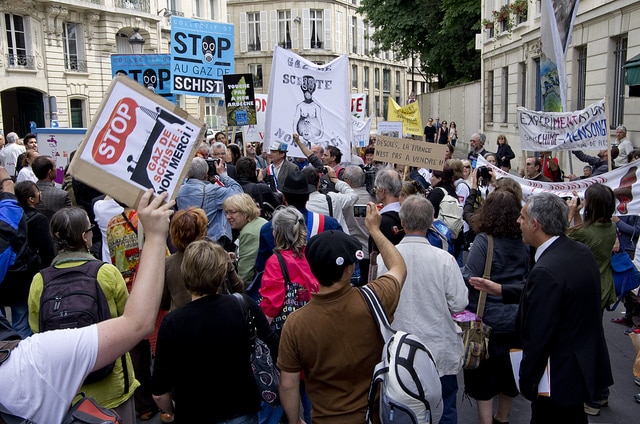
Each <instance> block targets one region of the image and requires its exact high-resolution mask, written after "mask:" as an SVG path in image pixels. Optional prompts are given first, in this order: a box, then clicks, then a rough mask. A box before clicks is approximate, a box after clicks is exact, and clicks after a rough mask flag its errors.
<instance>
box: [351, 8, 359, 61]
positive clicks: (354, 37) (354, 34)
mask: <svg viewBox="0 0 640 424" xmlns="http://www.w3.org/2000/svg"><path fill="white" fill-rule="evenodd" d="M351 53H358V18H356V17H355V16H352V17H351Z"/></svg>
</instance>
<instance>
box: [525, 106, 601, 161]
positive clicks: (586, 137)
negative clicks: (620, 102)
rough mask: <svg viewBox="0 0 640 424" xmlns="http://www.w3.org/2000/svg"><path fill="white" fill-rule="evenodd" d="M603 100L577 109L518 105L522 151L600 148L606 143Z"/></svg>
mask: <svg viewBox="0 0 640 424" xmlns="http://www.w3.org/2000/svg"><path fill="white" fill-rule="evenodd" d="M605 109H606V108H605V101H604V99H603V100H600V101H598V102H596V103H593V104H591V105H589V106H588V107H586V108H585V109H582V110H579V111H576V112H536V111H532V110H528V109H525V108H523V107H518V109H517V111H518V127H519V128H520V144H521V145H522V149H523V150H530V151H553V150H556V151H558V150H585V149H589V150H602V149H606V148H607V145H608V139H609V138H608V135H607V114H606V110H605Z"/></svg>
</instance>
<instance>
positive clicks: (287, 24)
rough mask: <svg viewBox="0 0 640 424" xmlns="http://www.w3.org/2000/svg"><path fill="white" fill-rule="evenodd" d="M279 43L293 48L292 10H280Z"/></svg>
mask: <svg viewBox="0 0 640 424" xmlns="http://www.w3.org/2000/svg"><path fill="white" fill-rule="evenodd" d="M278 45H279V46H280V47H282V48H284V49H290V48H291V11H290V10H278Z"/></svg>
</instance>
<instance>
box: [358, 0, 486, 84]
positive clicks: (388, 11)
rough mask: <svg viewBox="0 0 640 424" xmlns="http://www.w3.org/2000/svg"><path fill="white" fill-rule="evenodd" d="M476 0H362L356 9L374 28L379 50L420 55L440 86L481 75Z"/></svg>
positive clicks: (374, 40)
mask: <svg viewBox="0 0 640 424" xmlns="http://www.w3.org/2000/svg"><path fill="white" fill-rule="evenodd" d="M480 7H481V5H480V1H479V0H362V1H361V5H360V7H359V9H358V11H359V12H360V13H361V14H363V15H364V16H365V17H366V19H367V21H368V22H369V23H370V25H371V26H373V28H374V33H373V34H372V35H370V38H371V40H372V41H373V42H374V43H376V45H377V46H378V48H379V49H380V50H392V51H395V52H396V53H398V54H400V56H401V57H403V58H410V57H412V56H413V55H415V57H418V58H420V61H421V63H422V71H423V72H424V73H425V74H426V75H427V76H434V77H436V78H437V84H438V86H439V87H445V86H447V85H452V84H459V83H463V82H468V81H473V80H477V79H479V78H480V52H479V51H477V50H476V49H475V36H476V33H477V32H479V31H480Z"/></svg>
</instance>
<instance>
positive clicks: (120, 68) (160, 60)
mask: <svg viewBox="0 0 640 424" xmlns="http://www.w3.org/2000/svg"><path fill="white" fill-rule="evenodd" d="M120 74H124V75H126V76H128V77H129V78H131V79H132V80H134V81H138V82H139V83H140V84H142V85H143V86H144V87H145V88H147V89H148V90H150V91H151V92H153V93H156V94H157V95H159V96H162V97H164V98H165V99H167V100H168V101H170V102H171V103H175V102H176V95H175V94H174V93H173V90H172V88H173V80H172V78H171V56H170V55H168V54H112V55H111V76H112V77H115V76H116V75H120Z"/></svg>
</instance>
